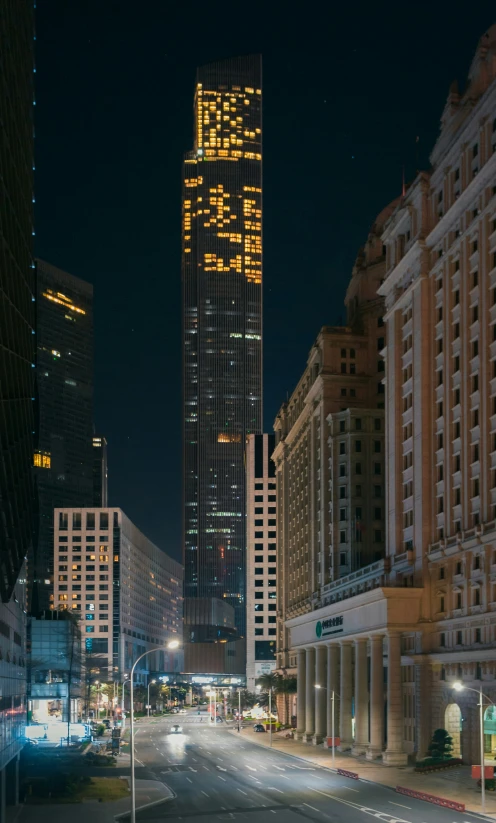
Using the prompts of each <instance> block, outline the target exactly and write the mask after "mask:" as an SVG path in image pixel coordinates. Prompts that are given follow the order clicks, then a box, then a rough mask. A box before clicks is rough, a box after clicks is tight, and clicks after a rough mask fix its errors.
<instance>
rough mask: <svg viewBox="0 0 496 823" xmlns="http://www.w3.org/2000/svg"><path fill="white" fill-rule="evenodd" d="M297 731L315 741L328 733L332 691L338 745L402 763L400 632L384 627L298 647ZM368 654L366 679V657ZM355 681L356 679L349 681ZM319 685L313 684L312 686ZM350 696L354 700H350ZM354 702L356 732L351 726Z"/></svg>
mask: <svg viewBox="0 0 496 823" xmlns="http://www.w3.org/2000/svg"><path fill="white" fill-rule="evenodd" d="M386 637H387V746H386V749H385V750H384V742H385V741H384V736H385V735H384V733H385V710H384V709H385V693H384V639H385V638H386ZM297 655H298V693H297V727H296V736H297V737H298V738H299V739H300V740H306V741H307V742H312V743H314V744H315V745H318V744H319V743H322V742H323V740H324V739H326V738H330V737H332V711H331V702H332V693H333V692H334V695H335V699H334V718H335V736H336V737H339V738H340V744H339V746H338V748H339V749H340V750H341V751H347V750H350V749H351V751H352V754H355V755H358V754H365V756H366V757H367V759H369V760H373V759H375V758H378V757H381V756H382V758H383V760H384V762H385V763H388V764H390V765H404V764H405V763H406V762H407V755H406V753H405V751H404V749H403V733H404V732H403V706H402V685H401V634H400V632H388V633H387V635H384V634H372V635H370V636H368V637H367V636H360V637H357V638H355V639H343V640H339V641H337V640H333V641H329V642H326V641H324V640H323V641H321V642H319V643H318V644H315V645H312V646H307V647H305V648H299V649H298V650H297ZM369 656H370V679H369V677H368V658H369ZM353 681H354V682H353ZM316 685H317V686H320V688H318V689H316V688H315V686H316ZM353 696H354V700H353ZM353 704H354V720H355V724H354V725H355V734H354V737H353V734H352V730H353V724H352V708H353Z"/></svg>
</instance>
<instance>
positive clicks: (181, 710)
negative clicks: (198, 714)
mask: <svg viewBox="0 0 496 823" xmlns="http://www.w3.org/2000/svg"><path fill="white" fill-rule="evenodd" d="M179 714H187V711H186V709H179Z"/></svg>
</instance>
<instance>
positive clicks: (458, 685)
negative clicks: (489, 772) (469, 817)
mask: <svg viewBox="0 0 496 823" xmlns="http://www.w3.org/2000/svg"><path fill="white" fill-rule="evenodd" d="M453 688H454V690H455V692H463V691H465V690H466V691H467V692H475V693H476V694H478V695H479V728H480V759H481V803H482V814H485V811H486V780H485V772H484V707H483V703H482V698H483V697H485V698H486V700H487V702H488V703H489V705H490V706H494V703H493V701H492V700H490V699H489V697H488V696H487V694H484V692H483V691H482V686H481V687H480V688H479V689H472V688H471V687H470V686H465V684H464V683H460V681H459V680H457V681H456V683H453Z"/></svg>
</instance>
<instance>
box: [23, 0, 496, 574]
mask: <svg viewBox="0 0 496 823" xmlns="http://www.w3.org/2000/svg"><path fill="white" fill-rule="evenodd" d="M188 9H189V10H188V14H187V15H186V10H184V11H181V10H180V9H177V10H175V11H174V13H173V15H172V16H171V15H170V14H169V13H167V12H166V9H165V7H163V8H162V7H161V6H159V8H155V9H154V11H153V14H152V13H151V12H144V13H143V14H142V15H139V16H138V18H137V19H135V17H134V16H127V15H126V13H125V11H124V10H122V14H121V15H120V16H119V15H117V14H116V13H115V12H114V11H113V8H112V7H111V5H110V4H109V3H107V2H102V3H101V4H99V7H98V15H97V16H98V26H97V27H95V26H94V25H93V17H92V16H91V15H90V14H88V12H87V10H85V9H83V8H82V7H79V6H77V5H74V4H71V6H70V7H69V8H64V12H63V14H59V8H58V6H57V4H54V5H47V4H38V9H37V23H36V25H37V42H36V46H37V75H36V78H37V88H36V103H37V105H36V118H37V129H36V166H37V169H36V186H37V204H36V209H37V215H36V218H37V222H36V238H35V240H36V252H37V255H38V256H40V257H42V258H44V259H47V260H50V261H51V262H52V263H54V264H55V265H57V266H59V267H60V268H62V269H65V270H67V271H70V272H72V273H74V274H75V275H77V276H79V277H81V278H83V279H85V280H89V281H91V282H92V283H93V285H94V288H95V335H96V337H95V341H96V350H97V352H98V357H97V360H96V364H95V369H96V373H95V386H96V407H95V415H96V420H95V423H96V427H97V431H101V432H103V433H105V436H106V437H107V440H108V444H109V456H110V462H111V468H112V483H111V489H110V498H111V499H110V502H111V503H112V504H116V505H117V504H118V505H122V506H123V508H124V509H125V510H126V511H128V512H129V514H130V516H131V517H132V518H133V520H134V522H136V523H137V524H138V525H139V526H140V527H141V528H143V529H145V530H146V532H147V533H148V534H149V535H150V537H151V538H152V539H153V540H154V541H155V542H156V543H157V544H158V545H160V546H162V547H163V548H164V549H165V550H166V551H167V552H169V553H171V554H173V555H174V556H175V557H176V558H177V559H179V557H180V552H181V538H180V534H181V518H180V516H179V511H180V509H181V483H180V482H178V477H180V473H181V444H180V438H178V437H177V432H178V431H179V430H180V427H181V416H182V415H181V399H180V380H181V339H182V338H181V329H180V324H181V321H180V276H179V272H180V244H179V237H180V213H179V210H178V202H179V199H180V196H181V193H180V188H181V162H182V155H183V153H184V149H185V147H187V146H189V145H190V144H191V90H192V88H193V84H194V76H195V70H196V67H197V65H202V64H204V63H207V62H208V61H210V60H215V59H219V58H222V57H225V56H226V57H228V56H230V55H233V54H236V53H238V54H239V53H248V52H251V51H255V50H256V51H259V52H261V53H262V54H263V59H264V121H265V124H264V199H265V219H266V222H267V220H269V221H270V232H269V231H268V224H267V225H266V227H265V228H266V232H265V244H264V261H265V292H264V311H265V329H264V357H265V363H266V369H265V371H266V386H265V393H264V405H265V420H264V427H263V428H264V430H265V431H269V430H270V429H271V427H272V422H273V419H274V415H275V414H276V412H277V409H278V408H279V406H280V403H281V401H282V400H283V399H284V398H285V397H286V393H287V392H290V391H291V390H292V387H293V386H294V385H295V384H296V382H297V380H298V377H299V375H300V374H301V372H302V370H303V368H304V365H305V361H306V353H307V351H308V349H309V348H310V346H311V345H312V343H313V341H314V339H315V335H316V332H317V330H318V329H319V328H320V327H321V326H322V325H324V324H333V323H338V322H339V317H340V316H342V317H343V318H344V314H345V310H344V305H343V301H344V294H345V288H346V283H347V280H348V276H349V272H350V270H351V267H352V265H353V261H354V260H355V257H356V254H357V251H358V248H359V246H360V244H361V243H362V242H363V238H364V236H365V235H366V232H367V230H368V228H369V226H370V224H371V222H372V220H373V219H374V217H375V216H376V214H377V213H378V211H379V210H380V209H381V208H382V207H383V205H384V204H385V203H388V202H390V201H391V200H392V199H393V198H394V197H396V196H398V195H399V194H400V193H401V181H402V168H403V166H404V167H405V177H406V179H407V180H409V179H412V178H413V177H414V175H415V170H416V168H426V167H427V166H428V152H429V150H430V147H431V146H432V145H433V143H434V141H435V138H436V136H437V134H438V123H439V111H440V110H441V109H442V106H443V104H444V101H445V99H446V95H447V91H448V88H449V86H450V83H451V81H452V80H453V78H454V77H456V76H458V77H459V78H460V79H463V78H464V77H465V75H466V66H467V65H468V64H469V63H470V60H471V58H472V54H473V51H474V48H475V45H476V43H477V41H478V39H479V37H480V33H481V32H482V31H484V29H485V28H486V27H487V26H488V25H489V24H490V23H491V22H492V18H493V8H492V6H490V4H489V2H482V3H480V4H479V5H478V6H477V8H476V9H474V10H473V14H471V15H470V16H468V17H465V15H464V14H463V13H462V12H463V7H462V6H461V4H460V3H458V4H455V5H454V6H453V5H452V6H451V7H450V9H451V12H453V13H451V12H450V14H449V15H446V14H445V12H444V10H443V8H442V5H440V6H438V7H435V8H433V7H432V6H430V7H429V9H428V14H429V26H428V28H427V30H426V27H425V12H426V9H425V8H424V10H423V11H422V8H421V7H420V6H419V5H417V6H416V8H415V13H413V14H412V15H411V17H410V18H409V24H408V26H407V27H405V26H404V21H403V20H402V19H401V9H400V8H399V7H397V6H394V4H390V5H389V11H388V13H387V14H385V15H377V13H376V10H375V9H374V8H372V7H361V6H360V8H359V12H360V15H361V17H360V20H361V25H360V26H357V25H356V22H357V13H358V10H357V9H355V8H354V9H353V11H352V9H351V8H348V7H346V8H340V9H338V10H336V9H333V11H332V14H331V12H330V11H329V12H328V13H327V14H324V15H323V16H322V19H321V20H320V24H319V26H318V27H316V26H315V23H314V22H313V21H312V20H311V19H310V18H309V17H308V16H305V15H304V16H303V17H302V19H301V20H299V21H298V23H296V21H295V20H294V19H291V18H290V17H289V16H288V17H286V18H283V19H281V18H279V16H278V15H277V14H276V12H275V10H271V9H269V10H266V11H264V14H263V15H258V16H257V15H254V17H253V19H252V20H251V21H250V22H248V23H247V22H246V21H245V20H244V19H243V13H242V11H241V10H239V11H232V12H230V14H229V16H228V17H227V16H226V17H225V18H224V17H222V18H220V19H218V18H214V17H212V18H210V17H208V18H206V19H203V21H202V27H201V31H200V30H199V29H198V30H197V29H195V28H194V27H193V29H191V27H190V25H189V18H190V14H191V15H193V16H194V14H195V4H194V3H193V5H192V6H190V7H188ZM198 9H200V7H199V6H198ZM456 9H459V11H460V14H457V13H455V11H454V10H456ZM462 20H463V24H462V22H461V21H462ZM116 26H117V29H116ZM164 30H165V31H167V32H169V33H170V32H173V31H174V30H180V31H186V30H187V31H188V43H187V47H184V45H183V44H182V43H181V40H180V38H174V37H172V36H171V35H170V34H169V35H168V36H167V37H166V38H165V40H164V38H163V36H162V32H163V31H164ZM116 31H117V32H118V36H116ZM276 31H277V37H276V36H274V34H275V32H276ZM400 32H401V54H402V59H401V60H399V61H397V60H396V59H395V60H394V71H391V65H392V62H391V61H392V60H393V51H394V54H396V49H397V43H398V37H399V33H400ZM343 34H345V36H343ZM440 43H442V48H440V47H439V44H440ZM392 44H394V47H393V46H392ZM419 44H421V47H420V45H419ZM392 49H393V50H392ZM131 52H132V53H133V54H134V55H135V59H134V60H133V62H132V69H131V63H130V61H129V54H130V53H131ZM61 65H63V67H64V70H63V71H60V67H61ZM151 77H152V78H154V80H153V82H150V78H151ZM337 78H339V81H337ZM371 78H376V79H375V80H373V81H372V80H371ZM379 78H380V82H379ZM123 81H124V83H125V88H124V87H123ZM157 88H160V89H161V91H160V92H158V91H157ZM61 100H64V111H63V117H61V110H60V101H61ZM130 112H132V116H131V117H129V113H130ZM121 122H127V126H126V129H125V130H123V131H122V130H120V128H119V127H118V124H120V123H121ZM417 136H418V137H419V138H420V139H419V141H418V142H417V141H416V138H417ZM316 157H320V158H321V159H320V160H319V161H318V168H319V171H318V174H317V173H316V172H314V171H312V170H310V167H309V163H310V162H315V158H316ZM75 158H77V162H75ZM124 168H126V169H127V170H128V173H127V174H123V169H124ZM89 238H91V242H89ZM316 294H318V295H319V299H318V300H315V295H316ZM269 364H277V365H273V366H272V367H271V372H270V379H267V377H268V376H269V372H268V369H269ZM161 375H165V376H166V379H162V377H161ZM124 385H125V386H127V387H128V389H129V390H128V391H127V392H126V398H125V402H123V403H121V404H120V405H119V413H118V414H117V415H116V414H115V398H116V396H117V394H118V392H119V391H120V390H121V387H122V386H124ZM171 387H172V391H171ZM131 469H132V470H131Z"/></svg>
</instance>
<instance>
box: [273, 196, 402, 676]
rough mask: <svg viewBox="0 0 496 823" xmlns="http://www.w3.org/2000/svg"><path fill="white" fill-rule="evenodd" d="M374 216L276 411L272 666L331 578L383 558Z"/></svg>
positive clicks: (379, 272) (327, 591) (381, 219)
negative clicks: (329, 316)
mask: <svg viewBox="0 0 496 823" xmlns="http://www.w3.org/2000/svg"><path fill="white" fill-rule="evenodd" d="M395 203H396V201H395V202H394V203H392V204H390V205H389V206H388V207H387V208H386V209H384V210H383V211H382V212H381V214H380V215H379V216H378V217H377V219H376V221H375V223H374V225H373V226H372V228H371V230H370V232H369V235H368V238H367V242H366V244H365V246H364V248H363V249H362V250H361V251H360V253H359V255H358V257H357V260H356V262H355V266H354V268H353V272H352V277H351V281H350V284H349V287H348V291H347V295H346V308H347V320H348V324H349V325H347V326H343V327H329V326H324V327H323V328H322V329H321V331H320V334H319V336H318V338H317V340H316V342H315V344H314V346H313V348H312V350H311V352H310V354H309V357H308V362H307V367H306V369H305V371H304V373H303V376H302V377H301V379H300V381H299V383H298V385H297V387H296V389H295V390H294V392H293V394H292V395H291V397H290V399H289V401H288V402H287V403H285V404H284V405H283V406H282V407H281V409H280V411H279V414H278V416H277V418H276V421H275V424H274V429H275V435H276V445H275V449H274V453H273V460H274V462H275V466H276V479H277V534H278V541H277V546H278V551H277V603H278V612H277V614H278V621H277V666H278V668H279V669H280V670H281V671H282V672H284V673H286V674H289V675H295V674H296V654H294V653H293V654H291V653H290V650H291V641H290V633H289V626H288V624H287V621H288V620H290V619H292V618H294V617H296V616H298V615H301V614H305V613H307V612H311V611H313V610H315V609H317V608H320V607H321V606H322V605H324V604H325V603H326V602H331V601H332V600H333V597H334V590H335V588H336V586H339V581H340V580H342V579H343V578H345V577H347V576H348V575H353V574H358V573H359V570H360V569H361V568H362V567H363V566H366V565H368V564H373V563H378V564H379V566H380V564H382V566H381V568H383V564H384V548H385V533H384V531H385V530H384V526H385V483H384V384H383V378H384V363H383V358H382V350H383V348H384V344H385V328H384V321H383V312H384V301H383V299H382V298H381V297H379V296H378V294H377V290H378V288H379V286H380V284H381V282H382V279H383V278H384V274H385V255H384V249H383V244H382V240H381V232H382V230H383V227H384V224H385V221H386V220H387V219H388V218H389V216H390V215H391V213H392V211H393V209H394V207H395Z"/></svg>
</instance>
